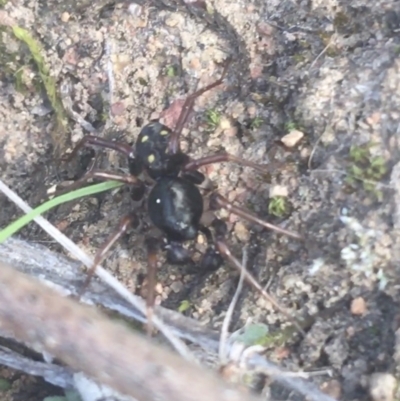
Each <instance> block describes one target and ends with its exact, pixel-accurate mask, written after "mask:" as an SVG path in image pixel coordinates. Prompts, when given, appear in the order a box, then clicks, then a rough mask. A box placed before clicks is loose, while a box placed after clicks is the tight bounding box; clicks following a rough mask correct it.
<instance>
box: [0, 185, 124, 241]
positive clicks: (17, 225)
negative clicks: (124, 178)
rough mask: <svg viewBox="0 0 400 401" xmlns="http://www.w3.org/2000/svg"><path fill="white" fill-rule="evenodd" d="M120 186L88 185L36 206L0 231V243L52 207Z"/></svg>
mask: <svg viewBox="0 0 400 401" xmlns="http://www.w3.org/2000/svg"><path fill="white" fill-rule="evenodd" d="M122 185H124V184H123V183H121V182H117V181H107V182H102V183H100V184H94V185H89V186H88V187H85V188H80V189H77V190H75V191H71V192H69V193H67V194H64V195H61V196H58V197H57V198H54V199H51V200H49V201H47V202H45V203H43V204H42V205H40V206H38V207H37V208H35V209H33V210H32V211H30V212H29V213H27V214H25V215H24V216H22V217H20V218H19V219H18V220H16V221H14V222H13V223H11V224H10V225H9V226H7V227H6V228H4V229H3V230H1V231H0V243H2V242H4V241H5V240H6V239H7V238H8V237H11V235H13V234H15V233H16V232H17V231H18V230H20V229H21V228H22V227H24V226H26V225H27V224H28V223H30V222H31V221H32V220H33V219H34V218H35V217H37V216H39V215H41V214H43V213H45V212H47V211H48V210H50V209H52V208H53V207H56V206H58V205H61V204H63V203H66V202H69V201H72V200H74V199H78V198H82V197H84V196H89V195H93V194H97V193H99V192H104V191H109V190H111V189H114V188H118V187H120V186H122Z"/></svg>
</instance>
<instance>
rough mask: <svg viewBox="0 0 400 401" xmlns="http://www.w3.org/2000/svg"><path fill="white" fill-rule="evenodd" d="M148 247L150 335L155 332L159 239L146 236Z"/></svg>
mask: <svg viewBox="0 0 400 401" xmlns="http://www.w3.org/2000/svg"><path fill="white" fill-rule="evenodd" d="M145 245H146V249H147V296H146V314H147V316H146V318H147V325H146V331H147V334H148V335H149V336H151V335H152V332H153V314H154V303H155V287H156V281H157V262H158V258H157V253H158V250H159V245H160V244H159V240H158V239H157V238H154V237H150V238H146V240H145Z"/></svg>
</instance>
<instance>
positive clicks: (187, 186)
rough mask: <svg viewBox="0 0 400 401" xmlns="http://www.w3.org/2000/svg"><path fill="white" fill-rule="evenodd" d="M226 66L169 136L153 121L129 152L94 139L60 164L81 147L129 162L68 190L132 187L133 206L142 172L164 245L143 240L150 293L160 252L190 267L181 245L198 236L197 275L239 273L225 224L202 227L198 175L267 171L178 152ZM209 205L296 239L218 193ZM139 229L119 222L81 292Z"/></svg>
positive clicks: (141, 189) (141, 190)
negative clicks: (223, 165)
mask: <svg viewBox="0 0 400 401" xmlns="http://www.w3.org/2000/svg"><path fill="white" fill-rule="evenodd" d="M227 66H228V64H227ZM227 66H226V67H225V69H224V72H223V74H222V77H221V78H220V79H218V80H217V81H215V82H214V83H212V84H210V85H208V86H206V87H204V88H202V89H200V90H198V91H197V92H195V93H193V94H192V95H189V96H188V97H187V98H186V100H185V102H184V105H183V107H182V112H181V114H180V116H179V118H178V120H177V123H176V126H175V128H174V130H171V129H170V128H168V127H166V126H165V125H163V124H161V123H160V122H158V121H152V122H150V123H149V124H147V125H146V126H144V127H143V128H142V130H141V131H140V133H139V135H138V138H137V140H136V143H135V147H134V148H133V147H132V146H131V145H130V144H128V143H125V142H117V141H110V140H107V139H103V138H101V137H99V136H93V135H87V136H85V137H84V138H83V139H82V140H81V141H80V142H79V143H78V144H77V145H76V147H75V148H74V149H73V151H72V153H71V154H70V155H69V156H68V157H66V158H64V160H70V159H71V158H72V157H74V156H75V155H76V154H77V152H78V151H79V149H80V148H82V147H85V146H96V147H102V148H106V149H112V150H115V151H117V152H119V153H122V154H124V155H125V156H126V157H127V158H128V164H129V171H130V173H129V174H119V173H111V172H108V171H102V170H96V169H94V166H93V165H92V166H91V168H90V169H89V171H88V172H87V173H86V174H85V176H84V177H82V178H81V179H80V180H78V181H77V182H76V183H75V184H72V186H70V187H69V188H70V189H71V188H72V187H79V186H81V185H82V184H83V183H84V182H86V181H88V180H90V179H100V180H116V181H120V182H123V183H126V184H128V185H130V186H131V187H132V197H133V198H134V199H135V200H141V199H142V198H143V196H144V195H145V192H146V191H145V189H146V188H145V184H144V181H142V180H141V179H140V178H139V175H140V174H141V173H142V172H143V171H145V172H146V173H147V174H148V176H150V177H151V178H152V179H153V180H154V186H153V188H152V189H151V190H150V193H149V195H148V199H147V212H148V215H149V217H150V220H151V221H152V223H153V224H154V225H155V226H156V227H157V228H158V229H159V230H160V231H161V233H162V234H163V236H164V239H163V240H160V238H155V237H150V238H146V240H145V245H146V248H147V255H148V276H149V285H150V286H151V287H152V288H153V289H154V285H155V280H156V279H155V271H156V268H157V252H158V250H159V249H160V248H161V249H162V250H164V251H166V252H167V261H168V262H170V263H173V264H182V263H191V264H194V262H193V260H192V257H191V252H190V250H188V249H186V248H185V247H184V246H183V243H184V242H186V241H190V240H194V239H195V238H196V237H197V235H198V233H199V232H202V233H203V234H204V235H205V237H206V240H207V248H206V250H205V252H204V254H203V256H202V258H201V260H200V263H199V264H197V265H198V266H199V267H200V268H201V269H217V268H218V267H219V266H221V264H222V262H223V258H225V259H226V260H228V261H229V262H230V263H231V264H232V265H233V266H235V267H237V268H239V269H241V264H240V262H239V261H238V260H237V259H236V258H235V257H234V256H233V255H232V254H231V252H230V251H229V249H228V246H227V244H226V242H225V236H226V233H227V228H226V224H225V223H224V222H223V221H222V220H220V219H217V218H215V219H214V221H213V223H212V224H211V228H212V229H211V230H210V229H209V228H208V227H205V226H204V225H202V223H201V217H202V214H203V208H204V205H203V196H202V194H201V192H200V189H199V188H198V186H197V185H199V184H201V183H202V182H203V180H204V178H205V177H204V175H203V174H202V173H200V172H199V171H198V169H199V168H201V167H202V166H205V165H209V164H212V163H220V162H235V163H238V164H240V165H242V166H248V167H252V168H254V169H256V170H259V171H261V172H262V173H265V172H266V170H265V168H264V167H262V166H259V165H257V164H255V163H252V162H250V161H247V160H244V159H241V158H239V157H236V156H233V155H230V154H228V153H225V152H222V153H217V154H213V155H210V156H205V157H203V158H200V159H191V158H190V157H189V156H188V155H186V154H185V153H183V152H182V151H181V149H180V145H179V139H180V135H181V133H182V129H183V127H184V125H185V123H186V121H187V119H188V116H189V114H190V112H191V110H192V108H193V105H194V101H195V99H196V98H197V97H199V96H200V95H202V94H203V93H205V92H207V91H208V90H210V89H212V88H215V87H216V86H218V85H220V84H221V83H222V82H223V79H224V76H225V74H226V71H227ZM209 204H210V208H211V209H212V210H217V209H221V208H225V209H227V210H228V211H229V212H230V213H234V214H236V215H238V216H240V217H242V218H244V219H246V220H248V221H250V222H254V223H256V224H260V225H262V226H264V227H266V228H269V229H274V230H275V231H278V232H280V233H282V234H286V235H289V236H292V237H294V238H297V239H298V238H300V237H299V235H297V234H295V233H292V232H290V231H287V230H284V229H282V228H279V227H276V226H273V225H272V224H269V223H268V222H266V221H264V220H262V219H259V218H258V217H256V216H254V215H253V214H251V213H250V212H248V211H246V210H245V209H243V208H240V207H237V206H234V205H233V204H232V203H231V202H229V201H228V200H227V199H225V198H224V197H222V196H221V195H219V194H218V193H213V194H212V195H211V197H210V202H209ZM138 225H139V222H138V216H137V214H136V213H135V212H134V211H133V212H131V213H128V214H127V215H126V216H125V217H124V218H123V219H122V220H121V221H120V224H119V226H118V227H117V229H116V230H115V232H114V233H112V234H111V235H110V237H109V238H108V240H107V241H106V242H105V243H104V245H103V246H102V247H101V248H100V249H99V251H98V252H97V254H96V256H95V259H94V265H93V267H92V269H91V270H90V271H89V273H88V276H87V280H86V283H85V285H84V287H83V288H84V289H85V288H86V286H87V285H88V284H89V281H90V278H91V276H92V275H93V274H94V271H95V269H96V266H97V265H98V264H100V263H101V261H102V260H103V259H104V258H105V255H106V253H107V251H108V250H109V249H110V247H111V246H112V245H113V244H114V243H115V242H116V241H117V240H118V239H119V238H120V237H121V235H123V234H124V233H125V232H126V231H127V229H128V227H129V226H138ZM246 277H247V280H248V281H250V282H251V283H252V285H253V286H255V287H256V288H257V289H258V290H259V291H260V287H257V283H256V281H255V280H254V279H253V278H252V277H251V276H250V275H249V274H246ZM261 291H262V290H261ZM153 294H154V291H149V295H148V304H149V305H152V302H153V300H152V296H153Z"/></svg>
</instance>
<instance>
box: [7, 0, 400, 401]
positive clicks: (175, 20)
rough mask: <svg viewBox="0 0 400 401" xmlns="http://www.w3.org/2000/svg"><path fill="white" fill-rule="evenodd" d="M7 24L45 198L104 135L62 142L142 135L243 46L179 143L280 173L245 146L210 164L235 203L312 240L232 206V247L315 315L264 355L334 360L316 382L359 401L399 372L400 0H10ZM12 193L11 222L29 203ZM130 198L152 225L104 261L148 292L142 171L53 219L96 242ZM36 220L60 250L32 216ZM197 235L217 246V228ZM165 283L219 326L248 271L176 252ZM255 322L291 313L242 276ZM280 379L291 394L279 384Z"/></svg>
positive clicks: (15, 130)
mask: <svg viewBox="0 0 400 401" xmlns="http://www.w3.org/2000/svg"><path fill="white" fill-rule="evenodd" d="M10 21H11V22H10ZM0 24H1V25H2V27H1V28H0V38H1V40H0V64H1V69H0V104H1V108H0V143H1V146H0V168H1V171H2V179H3V180H4V181H5V182H6V183H7V184H8V185H9V186H10V187H11V188H12V189H13V190H14V191H16V192H17V193H18V194H19V195H20V196H21V197H22V198H24V199H25V200H26V201H27V202H28V203H29V204H30V205H31V206H35V205H37V204H39V203H40V202H41V201H42V200H43V199H44V197H45V195H46V191H47V190H48V189H49V188H50V187H52V186H54V185H55V184H60V183H62V182H69V181H71V180H74V179H76V178H78V177H80V176H82V174H84V171H85V170H86V168H87V167H88V164H89V162H90V159H91V156H92V154H91V153H90V152H87V151H82V152H81V154H80V155H79V156H78V158H77V159H76V160H74V161H73V162H72V163H70V164H66V163H61V162H60V157H61V155H62V154H64V153H65V152H68V151H70V150H71V149H72V147H73V146H74V145H75V144H76V143H77V142H78V141H79V140H80V139H81V138H82V137H83V136H84V135H87V134H90V133H91V132H90V131H91V130H92V129H93V130H95V131H94V132H95V133H96V135H100V136H102V137H104V138H107V139H115V140H119V141H124V142H127V143H134V142H135V139H136V138H137V136H138V134H139V132H140V129H141V127H142V126H144V125H145V124H146V123H147V122H148V121H150V120H151V119H153V118H157V117H158V116H160V115H161V116H163V117H164V118H165V119H166V120H167V119H168V117H170V118H172V119H174V113H176V111H175V110H176V109H174V108H171V107H170V106H174V107H178V109H179V104H182V102H178V103H174V101H176V100H182V99H184V98H185V96H187V95H188V94H190V93H192V92H194V91H195V90H196V88H198V87H201V86H204V85H207V84H209V83H211V82H213V81H215V80H216V79H218V78H219V76H220V74H221V72H222V67H223V65H224V62H225V60H227V59H228V58H231V59H232V64H231V65H230V67H229V70H228V73H227V77H226V79H225V81H224V83H223V85H221V86H219V87H218V88H216V89H214V90H212V91H210V92H207V93H206V94H204V95H203V96H201V98H199V99H198V101H197V102H196V106H195V109H194V112H193V113H192V115H191V119H190V122H189V123H188V124H187V126H186V129H184V131H183V135H182V141H181V147H182V149H183V150H184V151H185V152H188V153H189V154H190V156H191V157H194V158H199V157H202V156H205V155H209V154H213V153H215V152H217V151H221V150H226V151H227V152H229V153H231V154H233V155H236V156H240V157H242V158H245V159H247V160H251V161H253V162H256V163H259V164H262V165H265V167H266V172H265V173H264V174H260V173H259V172H255V171H254V170H252V169H250V168H247V167H242V166H240V165H237V164H234V163H229V164H228V163H222V164H216V165H212V166H207V167H205V168H203V169H202V171H203V172H204V173H205V174H206V175H207V177H208V178H209V180H210V182H212V184H213V185H214V186H215V187H216V188H218V191H219V192H220V193H221V194H222V195H224V196H226V197H227V198H228V199H229V200H230V201H233V202H234V203H235V204H237V205H239V206H241V207H245V208H247V209H249V210H251V211H252V212H254V213H256V214H257V215H258V216H259V217H261V218H263V219H266V220H268V221H270V222H272V223H274V224H278V225H280V226H281V227H285V228H286V229H289V230H292V231H295V232H300V233H301V234H302V235H303V237H304V238H305V241H304V242H299V241H296V240H294V239H291V238H288V237H286V236H282V235H278V234H276V233H273V232H271V231H267V230H265V229H260V228H259V227H257V226H255V225H253V224H250V223H248V222H246V221H243V220H241V219H239V218H237V217H235V216H233V215H229V214H228V213H227V212H224V211H221V212H220V213H219V216H220V217H223V218H226V219H227V221H228V226H229V236H228V243H229V246H230V248H231V250H232V252H233V253H234V254H235V255H237V256H238V257H240V255H241V252H242V250H243V248H244V247H245V246H247V245H248V256H249V261H248V269H249V271H250V272H251V273H252V274H253V275H254V276H255V277H256V278H257V280H258V281H259V282H260V284H261V285H263V286H265V285H267V284H268V291H269V292H270V293H271V294H272V295H273V296H274V297H275V298H276V299H278V300H279V303H280V304H281V305H283V306H284V307H285V308H286V309H287V310H289V311H290V312H291V313H292V314H294V315H296V316H298V317H305V316H309V315H312V316H315V319H314V321H313V324H312V325H311V327H307V333H306V336H305V337H304V338H301V337H300V336H299V337H297V336H296V337H295V338H293V339H291V340H290V341H289V342H288V343H287V344H285V346H284V348H283V347H275V348H271V349H270V350H269V352H268V357H269V358H270V359H272V360H279V362H280V364H281V365H282V366H285V367H286V368H288V369H290V370H292V371H299V370H305V371H315V370H325V369H327V368H330V369H332V377H328V376H326V375H322V374H321V375H315V376H313V377H312V381H314V382H315V383H316V384H318V385H320V386H321V388H323V389H326V391H327V392H331V394H332V395H333V396H338V394H341V395H340V397H341V399H343V400H355V399H365V397H366V395H367V394H368V389H367V385H368V377H369V375H371V374H373V373H376V372H388V373H390V374H392V375H394V376H395V377H398V374H399V372H398V368H397V365H398V362H399V361H398V358H399V355H400V353H399V351H398V346H399V340H398V338H399V333H400V332H399V331H398V329H399V322H400V320H399V317H400V316H399V314H398V307H399V301H400V294H399V290H398V289H399V277H400V275H399V273H400V270H399V262H400V253H399V251H398V249H399V247H398V245H399V241H400V240H399V236H398V235H397V234H398V230H399V228H400V211H399V204H400V202H399V197H400V187H399V179H398V178H399V174H400V164H399V160H400V157H399V156H400V155H399V150H400V149H399V139H398V138H399V134H400V132H399V129H400V128H399V127H400V113H399V110H400V58H399V54H400V37H399V31H400V6H399V4H398V3H396V2H394V1H386V0H377V1H375V2H370V1H368V0H357V1H346V0H328V1H318V0H314V1H297V2H294V1H289V0H284V1H281V0H280V1H276V0H268V1H267V0H259V1H257V0H238V1H235V2H232V1H228V0H215V1H214V2H211V3H208V4H207V6H205V4H203V3H202V2H201V1H200V2H196V3H192V2H190V3H189V2H188V3H186V4H185V3H183V2H182V3H180V2H175V1H173V0H170V1H169V2H164V1H157V0H154V1H153V2H146V4H138V3H123V2H117V3H107V2H106V1H99V2H95V4H87V2H84V1H82V2H79V1H75V2H74V1H69V2H62V3H61V2H56V1H48V2H46V3H45V4H44V3H43V2H39V1H36V0H31V1H22V0H13V1H11V0H10V1H9V2H6V3H5V4H4V5H3V6H2V7H1V9H0ZM14 24H16V25H18V26H20V27H23V28H24V29H26V30H27V31H28V32H29V33H30V34H31V35H32V36H33V37H34V38H36V39H37V40H38V41H39V42H40V43H41V46H42V47H43V51H42V55H43V57H44V59H45V64H46V66H47V67H48V68H49V71H50V74H51V76H52V77H54V79H55V85H56V88H57V90H58V91H59V93H61V94H62V96H61V98H62V104H63V106H64V109H65V110H64V120H65V121H67V124H66V125H65V127H63V126H62V125H61V126H60V124H57V123H56V122H55V121H56V119H55V116H54V112H53V110H52V107H51V103H50V101H49V97H48V96H47V95H46V91H45V90H44V88H43V85H41V79H40V76H39V72H38V68H37V65H36V63H35V62H34V61H33V59H32V55H31V52H30V51H29V49H28V48H27V47H26V45H25V44H23V43H22V42H21V41H20V40H18V39H17V38H16V37H15V36H14V35H13V33H12V31H11V29H10V27H9V25H14ZM177 105H178V106H177ZM165 110H167V112H165ZM163 111H164V114H162V113H163ZM212 115H214V116H217V117H216V118H214V119H213V118H212ZM171 116H172V117H171ZM294 130H296V131H299V132H301V133H302V134H303V137H302V139H301V140H300V141H299V142H298V143H296V144H293V145H291V146H290V147H287V146H284V145H283V144H282V142H281V139H282V138H284V137H285V135H287V134H288V133H289V132H292V131H294ZM285 143H286V142H285ZM97 154H98V155H99V156H100V157H99V159H98V160H97V163H98V165H99V166H101V168H103V169H106V170H109V171H117V172H125V173H126V172H127V162H126V160H125V159H124V157H122V156H121V155H118V154H117V153H115V152H106V151H100V152H98V153H97ZM277 192H279V193H283V194H284V196H285V200H286V203H285V205H286V206H285V208H284V213H283V216H281V217H278V216H276V215H273V213H272V212H273V211H274V209H273V205H274V200H276V198H274V197H271V194H274V193H275V194H276V193H277ZM286 194H287V196H286ZM1 202H2V203H1V205H2V206H1V209H0V227H4V226H5V225H7V224H8V223H10V222H11V221H13V220H14V219H15V218H16V217H18V216H19V215H20V211H19V210H17V208H16V207H15V206H14V205H13V204H11V203H10V202H8V201H7V200H6V199H4V198H1ZM133 209H135V210H137V213H138V215H139V216H140V219H141V221H142V222H143V223H142V224H141V226H140V227H139V228H138V229H136V230H131V231H130V232H129V235H126V236H124V237H123V238H122V240H121V241H119V243H118V244H116V245H115V246H114V248H113V249H112V250H111V251H110V253H109V255H108V258H107V260H106V261H105V263H104V266H105V267H107V268H109V269H110V270H111V271H113V272H114V273H115V275H117V276H118V277H119V278H120V279H121V280H122V281H123V282H124V283H125V284H126V285H127V286H128V287H129V288H131V289H132V291H134V292H138V293H140V287H141V284H142V283H143V279H144V277H145V274H146V262H145V253H144V246H143V238H144V237H145V236H146V235H149V233H150V232H151V230H152V229H151V224H150V222H149V219H148V217H147V215H146V212H145V207H144V206H143V205H141V204H135V203H133V202H132V201H131V198H130V196H129V188H124V189H121V190H119V191H114V192H112V193H105V194H101V195H98V196H95V197H91V198H87V199H84V200H80V201H79V202H74V203H72V204H67V205H63V206H62V207H58V208H57V209H55V210H53V211H52V212H50V213H48V214H47V217H48V219H49V220H50V221H51V222H52V223H53V224H55V225H56V226H57V227H58V228H60V229H62V231H63V232H64V233H65V234H66V235H68V236H69V237H70V238H71V239H73V240H74V241H75V242H76V243H77V244H79V246H81V247H82V248H84V249H85V250H86V251H87V252H89V253H95V252H96V250H97V249H98V248H99V247H100V246H101V244H102V243H104V241H105V240H106V239H107V237H108V236H109V234H110V233H111V232H112V230H113V227H116V226H117V224H118V221H119V220H120V219H121V218H122V216H123V215H124V214H126V213H127V212H129V211H131V210H133ZM275 214H279V213H275ZM20 235H21V236H23V237H24V238H26V239H29V240H31V241H35V242H41V243H46V244H48V246H49V247H51V248H52V249H56V250H59V251H61V252H62V250H61V249H59V248H58V247H57V244H54V243H52V241H51V240H50V239H49V238H48V237H46V235H45V234H44V233H43V232H42V231H41V230H40V229H39V228H38V227H37V226H36V225H34V224H31V225H29V226H28V227H27V228H25V229H23V230H22V231H21V232H20ZM195 247H196V249H197V250H198V251H200V252H201V251H203V250H204V247H205V245H204V239H203V238H200V237H199V238H198V240H197V243H196V245H195ZM160 260H161V261H163V259H162V256H161V255H160ZM158 282H159V285H158V287H157V289H158V293H159V302H161V303H162V304H163V305H164V306H166V307H169V308H172V309H178V308H179V306H180V305H181V304H182V301H188V300H189V301H190V308H189V310H187V311H186V312H185V313H186V314H188V315H190V316H192V317H194V318H196V319H197V320H199V321H201V322H204V324H207V325H210V326H211V327H213V328H219V327H220V326H221V324H222V320H223V318H224V316H225V313H226V310H227V307H228V305H229V303H230V301H231V298H232V296H233V293H234V291H235V289H236V286H237V282H238V273H237V272H236V271H234V270H233V269H232V268H231V267H229V265H226V266H224V267H223V268H221V269H219V270H218V271H216V272H199V271H196V272H192V271H188V269H187V268H185V267H176V266H169V265H166V264H165V263H162V268H160V270H159V274H158ZM324 311H325V313H324ZM249 319H251V321H252V322H259V323H265V324H267V325H268V326H269V327H270V329H271V330H280V329H282V328H284V327H285V325H287V324H288V323H289V322H288V320H287V317H286V316H284V315H282V314H281V313H279V312H278V311H276V310H275V309H274V308H273V307H272V305H271V304H269V303H268V302H267V301H265V300H264V299H261V298H260V295H259V294H258V293H257V292H256V291H255V290H254V289H253V288H251V287H250V286H245V288H244V290H243V291H242V293H241V297H240V301H239V305H238V307H237V308H236V312H235V314H234V317H233V323H232V325H231V330H237V329H239V328H240V327H243V325H244V324H245V323H246V322H247V321H248V320H249ZM283 351H285V352H283ZM332 388H333V390H332ZM335 391H336V393H335ZM338 392H339V393H338ZM271 395H272V397H273V398H274V399H286V398H287V396H288V395H287V394H284V393H283V392H282V391H281V389H280V388H276V389H273V391H272V394H271Z"/></svg>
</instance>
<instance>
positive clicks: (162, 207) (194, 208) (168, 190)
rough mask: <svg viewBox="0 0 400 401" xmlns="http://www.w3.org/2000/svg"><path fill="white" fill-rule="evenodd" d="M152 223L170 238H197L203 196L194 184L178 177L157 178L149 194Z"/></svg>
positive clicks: (178, 239)
mask: <svg viewBox="0 0 400 401" xmlns="http://www.w3.org/2000/svg"><path fill="white" fill-rule="evenodd" d="M147 207H148V212H149V215H150V219H151V221H152V222H153V224H154V225H155V226H156V227H158V228H159V229H160V230H162V231H163V232H164V233H165V234H166V236H167V238H168V239H169V240H171V241H186V240H190V239H193V238H196V235H197V232H198V230H199V224H200V219H201V215H202V213H203V198H202V196H201V194H200V191H199V189H198V188H197V187H196V185H194V184H192V183H191V182H189V181H187V180H185V179H183V178H179V177H169V178H168V177H167V178H161V179H159V180H158V182H157V184H156V185H155V186H154V187H153V189H152V190H151V192H150V194H149V198H148V203H147Z"/></svg>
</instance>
